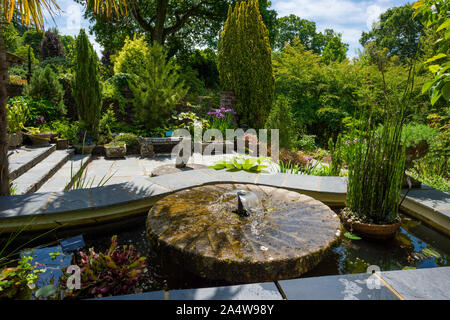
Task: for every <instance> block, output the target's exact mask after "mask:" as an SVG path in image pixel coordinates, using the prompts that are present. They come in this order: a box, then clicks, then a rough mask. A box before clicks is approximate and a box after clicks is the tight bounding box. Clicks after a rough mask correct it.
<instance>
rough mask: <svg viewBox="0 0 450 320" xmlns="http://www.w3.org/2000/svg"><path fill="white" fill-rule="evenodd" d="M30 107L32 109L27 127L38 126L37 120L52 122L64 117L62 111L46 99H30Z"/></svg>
mask: <svg viewBox="0 0 450 320" xmlns="http://www.w3.org/2000/svg"><path fill="white" fill-rule="evenodd" d="M28 105H29V107H30V118H29V120H28V121H27V125H31V126H32V125H36V124H39V123H36V122H37V121H36V119H38V117H43V118H44V119H45V121H47V122H50V121H54V120H57V119H59V118H61V117H62V114H61V109H60V108H58V107H57V106H55V105H53V104H52V103H50V102H49V101H47V100H45V99H40V100H35V99H29V100H28Z"/></svg>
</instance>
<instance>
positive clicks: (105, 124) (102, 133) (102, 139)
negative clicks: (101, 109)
mask: <svg viewBox="0 0 450 320" xmlns="http://www.w3.org/2000/svg"><path fill="white" fill-rule="evenodd" d="M115 122H116V117H115V115H114V111H113V109H112V108H111V107H110V108H108V110H106V112H105V113H104V114H103V116H102V118H101V119H100V122H99V125H98V135H99V138H98V143H99V144H105V143H108V142H110V141H111V140H112V139H113V134H112V131H111V127H112V126H113V125H114V123H115Z"/></svg>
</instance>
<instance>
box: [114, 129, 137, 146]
mask: <svg viewBox="0 0 450 320" xmlns="http://www.w3.org/2000/svg"><path fill="white" fill-rule="evenodd" d="M113 141H114V142H116V143H119V142H123V143H125V144H126V145H127V148H130V149H132V148H137V147H139V138H138V136H137V135H135V134H133V133H119V134H118V135H116V136H115V137H114V140H113Z"/></svg>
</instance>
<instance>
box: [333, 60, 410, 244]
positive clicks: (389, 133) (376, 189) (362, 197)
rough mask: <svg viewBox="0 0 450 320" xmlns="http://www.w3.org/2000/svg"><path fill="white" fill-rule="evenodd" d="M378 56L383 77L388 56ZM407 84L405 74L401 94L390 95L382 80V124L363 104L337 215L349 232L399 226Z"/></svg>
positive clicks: (372, 234)
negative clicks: (362, 120) (343, 199)
mask: <svg viewBox="0 0 450 320" xmlns="http://www.w3.org/2000/svg"><path fill="white" fill-rule="evenodd" d="M372 54H373V53H372ZM374 55H375V56H376V55H377V53H375V54H374ZM376 57H377V58H378V59H380V60H381V58H382V57H380V56H376ZM380 60H377V61H378V62H377V64H378V68H379V70H380V71H381V72H382V75H383V77H382V78H383V81H384V73H383V72H384V68H386V64H387V63H388V60H387V58H385V60H384V61H381V62H380ZM412 68H413V66H411V70H412ZM411 70H410V73H409V74H410V77H411ZM411 87H412V85H411V83H410V78H409V79H408V81H407V85H406V89H405V91H404V93H403V96H401V97H398V98H396V99H390V98H389V95H388V93H387V86H386V83H385V86H384V88H385V89H384V90H385V92H384V97H385V100H386V101H385V104H384V109H383V110H382V111H383V117H384V120H383V123H382V126H381V127H379V128H376V127H375V125H374V124H373V122H374V119H373V114H374V110H373V109H372V108H373V107H370V108H367V109H366V110H365V111H366V112H367V114H366V115H365V117H364V118H365V120H366V121H365V123H364V125H363V127H362V128H361V129H362V130H360V131H359V137H358V138H356V139H354V140H353V142H352V147H351V148H350V150H351V151H350V159H349V163H348V187H347V199H346V208H344V209H343V210H342V211H341V219H342V220H343V223H344V224H345V225H346V227H347V228H348V229H350V232H353V231H354V232H356V233H357V234H359V235H361V236H362V237H365V238H371V239H389V238H392V237H394V236H395V234H396V232H397V231H398V229H399V228H400V217H399V207H400V204H401V187H402V182H403V174H404V171H405V147H404V144H403V143H402V138H401V137H402V129H403V124H404V121H405V112H404V111H405V108H406V106H407V105H408V101H409V100H408V98H409V96H410V92H411Z"/></svg>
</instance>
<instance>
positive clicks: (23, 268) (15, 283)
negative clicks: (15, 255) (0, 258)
mask: <svg viewBox="0 0 450 320" xmlns="http://www.w3.org/2000/svg"><path fill="white" fill-rule="evenodd" d="M32 260H33V257H32V256H25V255H22V256H21V259H20V260H19V261H18V263H17V266H14V267H5V268H3V269H1V272H0V300H1V299H17V300H19V299H20V300H27V299H30V298H31V289H32V288H34V287H35V283H36V281H37V279H38V274H39V273H43V272H45V271H46V270H45V269H37V268H36V267H37V266H36V265H32V264H31V261H32Z"/></svg>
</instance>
